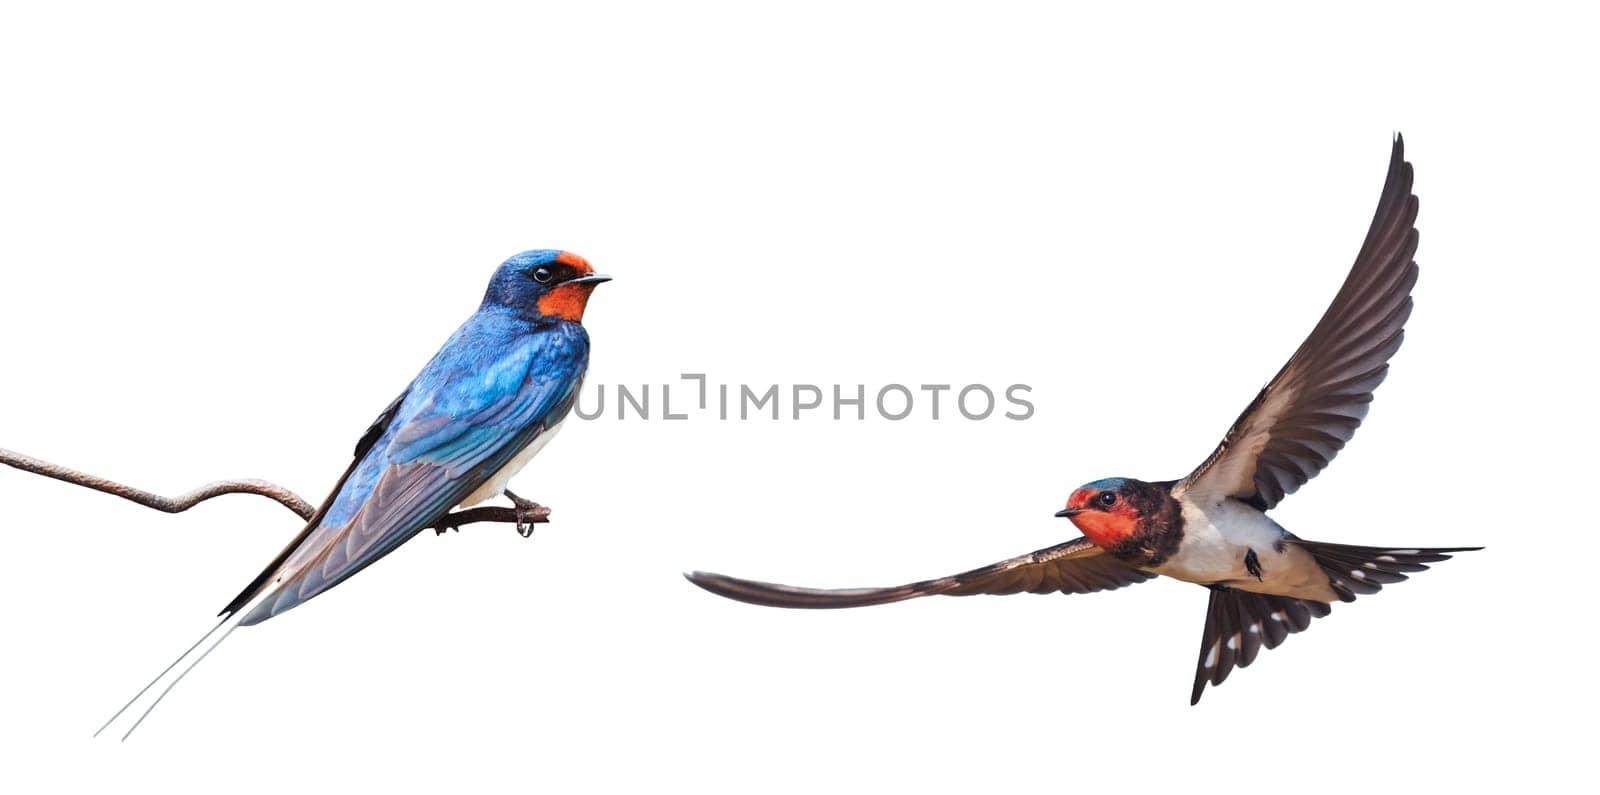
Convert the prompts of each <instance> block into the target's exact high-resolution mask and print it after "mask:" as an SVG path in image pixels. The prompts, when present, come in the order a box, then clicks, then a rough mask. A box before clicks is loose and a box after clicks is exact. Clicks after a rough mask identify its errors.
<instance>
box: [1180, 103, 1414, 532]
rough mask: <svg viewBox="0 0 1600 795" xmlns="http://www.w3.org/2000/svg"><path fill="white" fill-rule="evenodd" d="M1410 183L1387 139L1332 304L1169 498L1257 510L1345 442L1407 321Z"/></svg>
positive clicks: (1401, 147) (1399, 152) (1397, 143)
mask: <svg viewBox="0 0 1600 795" xmlns="http://www.w3.org/2000/svg"><path fill="white" fill-rule="evenodd" d="M1411 179H1412V173H1411V164H1410V163H1407V162H1406V161H1405V143H1404V141H1403V140H1402V139H1401V138H1400V136H1398V135H1397V136H1395V139H1394V150H1393V153H1392V154H1391V156H1390V160H1389V176H1388V179H1387V180H1386V181H1385V182H1384V186H1383V195H1382V197H1381V198H1380V199H1379V201H1378V209H1377V212H1376V213H1375V214H1374V215H1373V218H1372V226H1371V227H1370V228H1369V229H1368V230H1367V239H1366V241H1365V242H1364V243H1363V244H1362V246H1361V253H1360V254H1359V255H1357V256H1356V261H1355V264H1354V265H1353V266H1351V268H1350V275H1349V276H1347V277H1346V278H1345V281H1344V286H1343V287H1341V288H1340V289H1339V294H1338V295H1337V296H1336V297H1335V298H1334V299H1333V304H1332V305H1330V306H1329V307H1328V311H1327V312H1326V313H1324V314H1323V316H1322V320H1321V322H1319V323H1318V324H1317V326H1316V328H1315V329H1314V330H1312V332H1311V335H1310V336H1309V337H1307V338H1306V340H1305V342H1304V343H1302V344H1301V345H1300V349H1299V350H1297V351H1295V353H1294V356H1292V357H1290V359H1289V362H1288V363H1287V364H1285V365H1284V366H1283V369H1282V370H1280V371H1278V374H1277V376H1275V377H1274V378H1273V379H1272V381H1271V383H1269V384H1267V387H1266V388H1265V389H1263V390H1261V394H1259V395H1257V396H1256V399H1255V400H1254V401H1253V402H1251V404H1250V405H1249V406H1248V407H1247V408H1246V409H1245V410H1244V413H1243V414H1240V415H1239V419H1238V420H1237V421H1235V422H1234V424H1233V428H1232V429H1230V430H1229V431H1228V434H1227V436H1226V437H1224V438H1223V440H1222V443H1221V444H1220V445H1218V446H1217V449H1216V451H1215V452H1213V453H1212V454H1211V456H1210V457H1209V458H1207V459H1206V461H1205V463H1203V464H1201V465H1200V467H1199V468H1198V469H1196V470H1195V471H1194V472H1192V473H1191V474H1190V475H1189V476H1188V477H1186V478H1184V479H1183V481H1182V482H1180V483H1179V484H1178V486H1177V487H1176V488H1175V489H1174V493H1175V494H1185V493H1187V494H1189V495H1190V496H1191V498H1193V499H1196V500H1197V501H1200V502H1213V501H1218V500H1221V499H1223V498H1225V497H1234V498H1237V499H1240V500H1244V501H1245V502H1248V503H1250V504H1251V505H1254V506H1255V507H1257V508H1260V509H1262V510H1266V509H1268V508H1271V507H1273V506H1274V505H1277V504H1278V501H1279V500H1282V499H1283V497H1284V495H1286V494H1291V493H1293V492H1294V491H1295V490H1296V489H1298V488H1299V487H1300V486H1302V485H1304V484H1305V483H1306V481H1308V480H1310V479H1311V478H1312V477H1314V476H1315V475H1316V474H1317V473H1318V472H1321V471H1322V468H1323V467H1325V466H1327V465H1328V462H1329V461H1331V460H1333V457H1334V455H1336V454H1337V453H1338V452H1339V450H1340V448H1342V447H1344V445H1345V442H1348V441H1350V437H1351V436H1353V435H1355V431H1356V428H1357V427H1358V426H1359V425H1360V424H1361V420H1362V419H1363V418H1365V417H1366V415H1367V406H1368V404H1369V403H1371V402H1372V391H1373V390H1374V389H1376V388H1377V386H1378V384H1380V383H1382V382H1383V379H1384V376H1385V375H1386V373H1387V371H1388V368H1389V365H1388V361H1389V357H1391V356H1393V355H1394V352H1395V351H1396V350H1398V349H1399V348H1400V342H1401V340H1402V339H1403V337H1404V331H1403V330H1404V327H1405V323H1406V319H1407V318H1408V317H1409V316H1410V315H1411V288H1412V286H1413V285H1415V284H1416V281H1417V265H1416V263H1415V262H1413V261H1412V256H1413V255H1414V254H1415V253H1416V250H1417V231H1416V228H1415V224H1416V220H1417V197H1416V196H1413V195H1412V194H1411Z"/></svg>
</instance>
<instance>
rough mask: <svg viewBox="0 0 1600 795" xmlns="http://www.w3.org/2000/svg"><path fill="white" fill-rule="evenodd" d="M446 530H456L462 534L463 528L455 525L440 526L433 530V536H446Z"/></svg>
mask: <svg viewBox="0 0 1600 795" xmlns="http://www.w3.org/2000/svg"><path fill="white" fill-rule="evenodd" d="M446 530H454V531H456V532H457V533H459V532H461V528H459V527H456V526H454V525H440V526H438V527H435V528H433V534H434V535H435V536H442V535H444V531H446Z"/></svg>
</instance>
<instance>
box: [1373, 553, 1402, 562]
mask: <svg viewBox="0 0 1600 795" xmlns="http://www.w3.org/2000/svg"><path fill="white" fill-rule="evenodd" d="M1378 560H1381V561H1383V562H1384V563H1399V562H1400V561H1398V560H1395V559H1394V556H1393V555H1379V556H1378Z"/></svg>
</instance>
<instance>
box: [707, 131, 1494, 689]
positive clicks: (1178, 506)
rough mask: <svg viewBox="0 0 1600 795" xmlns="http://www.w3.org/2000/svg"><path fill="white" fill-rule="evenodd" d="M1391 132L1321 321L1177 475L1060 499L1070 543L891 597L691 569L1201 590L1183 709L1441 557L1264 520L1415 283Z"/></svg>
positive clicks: (1322, 436)
mask: <svg viewBox="0 0 1600 795" xmlns="http://www.w3.org/2000/svg"><path fill="white" fill-rule="evenodd" d="M1411 179H1412V171H1411V164H1410V163H1407V162H1406V160H1405V154H1404V142H1403V141H1402V139H1401V138H1400V136H1398V135H1396V136H1395V139H1394V149H1393V153H1392V155H1391V158H1390V161H1389V174H1388V179H1387V180H1386V181H1385V183H1384V187H1383V194H1382V197H1381V198H1380V199H1379V201H1378V209H1377V212H1376V213H1375V214H1374V216H1373V219H1372V225H1371V227H1370V228H1369V229H1368V231H1367V239H1366V241H1365V242H1364V243H1363V244H1362V246H1361V252H1360V254H1358V255H1357V256H1356V261H1355V264H1354V266H1352V267H1351V269H1350V274H1349V276H1348V277H1346V279H1345V282H1344V285H1343V286H1342V287H1341V288H1340V289H1339V293H1338V295H1337V296H1335V298H1334V299H1333V304H1332V305H1331V306H1329V307H1328V310H1327V311H1326V312H1325V313H1324V314H1323V316H1322V320H1321V321H1320V322H1318V323H1317V325H1316V328H1314V329H1313V330H1312V332H1311V335H1310V336H1309V337H1307V338H1306V340H1305V342H1304V343H1302V344H1301V345H1300V348H1299V350H1297V351H1295V353H1294V355H1293V356H1291V357H1290V358H1289V362H1288V363H1287V364H1285V365H1284V366H1283V369H1281V370H1279V371H1278V374H1277V375H1276V376H1275V377H1274V378H1273V379H1272V381H1271V382H1270V383H1268V384H1267V386H1266V388H1264V389H1262V390H1261V393H1260V394H1258V395H1257V396H1256V398H1255V400H1254V401H1252V402H1251V403H1250V405H1249V406H1248V407H1246V408H1245V410H1244V413H1243V414H1241V415H1239V419H1238V420H1236V421H1235V422H1234V424H1233V427H1232V428H1231V429H1229V431H1228V433H1227V435H1226V436H1224V437H1223V439H1222V443H1221V444H1219V445H1217V449H1216V450H1215V451H1214V452H1212V454H1211V455H1210V456H1207V457H1206V459H1205V461H1204V462H1203V463H1202V464H1200V466H1199V467H1198V468H1197V469H1195V470H1194V471H1193V472H1191V473H1189V474H1188V476H1186V477H1184V478H1183V479H1181V480H1173V481H1162V482H1153V483H1151V482H1145V481H1142V480H1135V479H1133V478H1107V479H1104V480H1096V481H1094V482H1092V483H1089V484H1087V485H1085V486H1083V487H1081V488H1079V489H1077V490H1076V491H1074V492H1072V495H1071V496H1070V497H1069V498H1068V499H1067V504H1066V507H1065V508H1064V509H1063V510H1061V511H1060V512H1058V513H1057V514H1056V516H1060V517H1066V518H1068V519H1070V520H1071V521H1072V523H1073V524H1074V525H1076V526H1077V528H1078V529H1079V530H1081V531H1082V532H1083V536H1082V537H1081V538H1077V539H1074V540H1072V541H1068V542H1067V543H1065V544H1061V545H1058V546H1053V547H1050V548H1048V549H1041V550H1039V551H1037V552H1033V553H1031V554H1028V555H1023V556H1021V557H1017V558H1012V559H1010V560H1005V561H1001V562H999V563H995V564H993V565H990V566H984V567H983V568H980V569H974V570H972V571H968V572H964V573H962V574H956V575H953V576H950V577H941V578H939V579H936V580H927V581H924V582H916V583H911V584H909V585H901V586H898V587H893V588H848V589H834V590H825V589H815V588H798V587H794V586H788V585H777V584H773V583H764V582H755V581H752V580H743V579H738V578H735V577H728V576H724V575H720V574H710V573H706V572H693V573H690V574H688V575H686V576H687V577H688V578H689V580H690V581H691V582H693V583H694V584H696V585H698V586H700V587H701V588H704V589H706V590H708V591H710V592H712V593H715V594H718V595H720V596H725V597H728V598H730V599H736V600H739V601H743V602H750V603H752V604H758V605H767V606H773V607H797V608H839V607H861V606H865V605H877V604H885V603H889V602H899V601H902V600H905V599H912V598H915V597H919V596H930V595H934V594H943V595H946V596H968V595H971V594H1014V593H1022V592H1028V593H1057V592H1060V593H1069V594H1071V593H1090V592H1093V591H1102V590H1112V589H1115V588H1121V587H1123V586H1125V585H1132V584H1134V583H1140V582H1144V581H1146V580H1149V579H1152V578H1154V577H1157V576H1161V575H1165V576H1167V577H1173V578H1175V579H1179V580H1183V581H1185V582H1192V583H1197V584H1200V585H1203V586H1205V587H1207V588H1209V589H1210V592H1211V597H1210V605H1209V606H1208V607H1207V609H1206V621H1205V631H1204V634H1203V635H1202V636H1201V644H1200V659H1199V664H1198V666H1197V667H1196V671H1195V677H1194V687H1193V690H1192V692H1191V695H1190V701H1189V703H1191V704H1195V703H1199V701H1200V695H1201V693H1202V691H1203V690H1204V689H1205V685H1206V683H1207V682H1210V683H1211V684H1213V685H1219V684H1222V681H1223V680H1224V679H1226V678H1227V676H1228V673H1229V672H1230V671H1231V670H1233V668H1234V667H1235V666H1237V667H1240V668H1243V667H1245V666H1247V665H1249V664H1250V663H1251V662H1253V661H1254V660H1255V658H1256V654H1257V652H1259V651H1260V649H1261V647H1263V646H1265V647H1266V648H1269V649H1271V648H1274V647H1276V646H1277V645H1278V644H1280V643H1282V642H1283V640H1284V638H1286V637H1288V636H1289V635H1290V634H1293V633H1296V632H1299V631H1301V630H1303V629H1305V628H1306V627H1307V626H1308V625H1309V624H1310V622H1311V619H1313V618H1320V617H1322V616H1326V615H1328V613H1329V603H1331V602H1333V601H1335V600H1338V601H1342V602H1349V601H1354V600H1355V598H1356V596H1357V595H1364V594H1373V593H1377V592H1378V590H1379V589H1380V588H1382V587H1383V586H1385V585H1388V584H1391V583H1396V582H1399V581H1401V580H1404V579H1406V574H1407V573H1410V572H1416V571H1422V570H1423V569H1426V568H1427V567H1428V566H1427V564H1429V563H1435V562H1437V561H1442V560H1446V559H1448V558H1449V556H1450V555H1449V553H1453V552H1467V551H1471V550H1474V549H1480V548H1481V547H1470V548H1469V547H1456V548H1449V549H1423V548H1415V547H1414V548H1401V547H1359V546H1347V545H1343V544H1326V543H1320V542H1314V541H1306V540H1304V539H1301V538H1298V537H1296V536H1294V535H1293V534H1291V533H1289V532H1288V531H1287V530H1284V529H1283V528H1282V527H1280V526H1279V525H1278V523H1277V522H1274V521H1273V520H1272V519H1271V518H1269V517H1268V516H1267V515H1266V513H1265V512H1266V511H1267V510H1269V509H1271V508H1272V507H1273V506H1275V505H1277V504H1278V502H1279V501H1280V500H1282V499H1283V497H1284V495H1286V494H1291V493H1293V492H1294V491H1295V490H1296V489H1298V488H1299V487H1300V486H1302V485H1304V484H1305V483H1306V481H1308V480H1310V479H1311V478H1312V477H1313V476H1315V475H1316V474H1317V473H1318V472H1320V471H1322V468H1323V467H1325V466H1327V465H1328V462H1329V461H1330V460H1332V459H1333V457H1334V455H1335V454H1336V453H1338V451H1339V450H1340V449H1341V448H1343V447H1344V445H1345V443H1346V442H1348V441H1349V440H1350V437H1351V436H1352V435H1354V434H1355V430H1356V427H1357V426H1359V425H1360V424H1361V420H1362V419H1363V418H1364V417H1365V416H1366V414H1367V407H1368V404H1369V403H1370V402H1371V401H1372V392H1373V390H1374V389H1376V388H1377V386H1378V384H1379V383H1381V382H1382V381H1383V379H1384V376H1385V375H1386V373H1387V371H1388V361H1389V358H1390V357H1391V356H1393V355H1394V353H1395V351H1396V350H1398V349H1399V347H1400V342H1401V339H1402V337H1403V333H1404V332H1403V328H1404V326H1405V323H1406V319H1407V318H1408V317H1409V316H1410V314H1411V288H1412V286H1413V285H1415V284H1416V280H1417V266H1416V263H1415V262H1413V261H1412V256H1413V255H1414V254H1415V252H1416V249H1417V232H1416V229H1415V223H1416V218H1417V197H1416V196H1413V195H1412V194H1411Z"/></svg>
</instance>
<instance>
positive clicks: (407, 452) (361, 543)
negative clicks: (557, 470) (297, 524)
mask: <svg viewBox="0 0 1600 795" xmlns="http://www.w3.org/2000/svg"><path fill="white" fill-rule="evenodd" d="M464 333H465V335H466V339H465V340H463V334H464ZM579 333H580V334H581V331H580V332H579ZM472 337H473V335H472V333H471V331H470V330H469V329H465V328H464V329H463V331H462V332H458V333H457V336H456V337H454V338H452V340H451V342H450V343H447V344H446V346H445V348H444V350H441V351H440V354H439V355H438V356H436V357H435V358H434V361H433V362H430V363H429V365H428V367H427V368H424V370H423V372H422V374H420V375H418V376H417V380H416V381H414V382H413V383H412V386H411V388H410V389H409V390H408V392H407V394H406V395H405V396H404V397H403V399H402V400H401V401H400V403H399V406H398V408H397V409H395V410H394V412H393V416H392V418H391V419H390V422H389V424H388V427H387V428H386V429H384V430H383V432H382V433H381V435H379V436H378V437H377V439H376V440H374V441H373V442H372V443H371V445H370V446H369V447H368V449H367V451H366V452H365V454H364V456H363V457H362V458H361V459H360V461H359V462H358V463H357V464H356V465H355V467H354V468H353V469H352V470H351V471H350V473H349V474H348V475H347V476H346V477H345V478H344V480H343V481H342V482H341V484H340V486H339V489H338V490H337V491H336V492H335V494H334V496H333V498H332V499H331V500H330V502H329V504H328V506H327V507H325V508H324V509H323V510H322V511H319V514H318V516H317V517H316V518H315V521H314V522H313V523H312V524H311V526H310V527H308V529H307V531H306V532H305V533H303V535H302V537H301V538H300V539H298V541H297V543H295V544H294V545H293V547H292V549H289V550H285V554H283V555H281V556H280V560H279V561H277V562H276V563H277V565H275V566H273V567H270V569H269V572H264V576H263V577H260V578H258V581H259V582H258V584H257V587H256V588H255V591H254V593H251V592H250V591H249V590H247V591H246V593H245V594H241V597H242V601H241V600H238V599H236V600H235V604H233V605H230V609H234V610H236V609H239V608H241V607H242V606H243V604H245V603H248V602H249V601H250V599H251V598H253V597H254V596H255V595H257V594H259V593H261V592H263V591H267V590H269V589H270V591H271V593H270V595H269V596H268V597H267V598H265V599H264V600H262V601H261V602H259V603H258V604H257V605H256V606H255V607H254V608H252V609H251V611H250V613H249V614H248V615H247V616H245V617H244V619H243V620H242V621H241V623H242V624H244V625H250V624H256V623H260V622H261V621H265V620H266V619H268V618H271V617H272V616H274V615H277V614H279V613H282V612H284V611H286V610H289V609H291V608H293V607H295V606H297V605H299V604H301V603H303V602H305V601H306V600H308V599H311V598H312V597H314V596H316V595H318V594H320V593H322V592H323V591H326V590H327V589H329V588H332V587H333V586H335V585H337V584H339V583H340V582H342V581H344V580H345V579H347V578H349V577H350V576H351V575H353V574H355V573H356V572H358V571H360V570H361V569H363V568H365V567H366V566H368V565H370V564H371V563H372V562H373V561H375V560H377V559H378V558H381V557H383V556H384V555H386V554H388V553H389V552H391V551H393V550H394V549H395V548H396V547H398V546H399V545H400V544H401V543H402V542H404V541H406V540H408V539H410V538H411V537H412V536H414V535H416V533H417V532H419V531H421V530H422V529H424V528H426V527H428V526H429V525H430V524H432V523H433V522H434V521H436V520H437V519H438V518H439V517H440V516H442V515H444V514H445V512H447V511H449V510H450V508H451V507H453V506H455V505H456V504H457V503H459V502H461V501H462V500H463V499H464V498H466V497H467V496H468V495H469V494H471V493H472V492H473V491H474V490H476V489H477V488H478V487H479V486H481V485H483V483H484V482H485V481H486V480H488V479H489V477H490V476H492V475H493V474H494V473H495V472H497V471H499V470H500V468H501V467H503V466H505V464H506V463H507V462H508V461H510V460H511V459H512V458H513V457H514V456H515V455H516V454H517V453H518V452H519V451H521V450H522V449H523V448H525V447H527V446H528V445H529V444H530V443H532V442H533V440H534V439H536V438H538V436H539V435H540V434H542V433H544V432H545V431H547V430H548V429H549V428H550V427H551V426H553V425H554V424H555V423H557V422H559V421H560V420H561V418H562V417H564V416H565V415H566V413H567V411H568V410H569V409H570V408H571V406H572V402H573V400H574V398H575V396H576V394H577V388H578V384H579V382H580V381H581V379H582V374H583V371H584V367H585V366H586V364H587V359H588V346H587V339H586V338H582V337H573V336H568V335H564V334H561V333H545V334H534V335H528V336H525V337H524V338H523V339H522V340H520V341H519V342H518V343H516V344H514V345H512V346H510V347H509V348H506V349H504V350H503V352H500V353H497V354H494V355H492V356H490V355H486V354H485V348H488V347H494V346H479V345H476V344H474V341H473V339H472ZM369 433H370V432H369ZM358 449H359V448H358ZM246 594H248V595H246Z"/></svg>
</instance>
